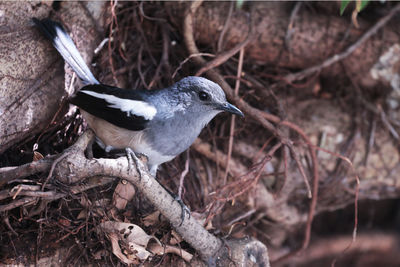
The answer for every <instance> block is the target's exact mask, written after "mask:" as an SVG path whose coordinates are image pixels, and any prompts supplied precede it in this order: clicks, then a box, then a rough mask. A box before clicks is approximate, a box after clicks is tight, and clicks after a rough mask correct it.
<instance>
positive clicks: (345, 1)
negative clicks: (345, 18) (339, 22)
mask: <svg viewBox="0 0 400 267" xmlns="http://www.w3.org/2000/svg"><path fill="white" fill-rule="evenodd" d="M350 1H351V0H342V3H341V4H340V16H341V15H343V12H344V10H345V9H346V7H347V6H348V5H349V3H350Z"/></svg>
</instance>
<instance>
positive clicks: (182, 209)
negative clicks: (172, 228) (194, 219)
mask: <svg viewBox="0 0 400 267" xmlns="http://www.w3.org/2000/svg"><path fill="white" fill-rule="evenodd" d="M174 201H176V202H178V204H179V205H180V206H181V223H180V224H179V226H181V225H182V223H183V221H184V220H185V214H186V213H187V215H188V216H189V218H190V216H191V214H190V209H189V208H188V207H187V206H186V205H185V203H183V201H182V199H181V198H180V197H179V196H176V197H175V198H174Z"/></svg>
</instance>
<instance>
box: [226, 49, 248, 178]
mask: <svg viewBox="0 0 400 267" xmlns="http://www.w3.org/2000/svg"><path fill="white" fill-rule="evenodd" d="M243 57H244V47H242V48H241V49H240V53H239V64H238V69H237V74H236V75H237V77H241V76H242V69H243ZM239 87H240V79H237V80H236V83H235V95H236V96H237V95H239ZM234 132H235V116H232V117H231V128H230V131H229V145H228V157H227V159H226V169H225V174H224V179H223V183H222V184H223V185H226V181H227V179H228V172H229V161H230V160H231V156H232V146H233V136H234Z"/></svg>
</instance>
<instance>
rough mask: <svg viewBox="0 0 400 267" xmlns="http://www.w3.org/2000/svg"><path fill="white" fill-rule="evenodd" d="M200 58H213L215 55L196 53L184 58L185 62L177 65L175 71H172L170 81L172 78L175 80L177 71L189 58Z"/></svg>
mask: <svg viewBox="0 0 400 267" xmlns="http://www.w3.org/2000/svg"><path fill="white" fill-rule="evenodd" d="M202 56H204V57H215V55H214V54H210V53H196V54H191V55H189V56H188V57H187V58H185V60H183V61H182V62H181V63H180V64H179V66H178V67H177V68H176V70H175V71H174V73H173V74H172V79H173V78H175V76H176V74H177V73H178V71H179V70H180V69H181V68H182V66H183V65H184V64H185V63H186V62H188V61H189V60H190V59H191V58H194V57H202Z"/></svg>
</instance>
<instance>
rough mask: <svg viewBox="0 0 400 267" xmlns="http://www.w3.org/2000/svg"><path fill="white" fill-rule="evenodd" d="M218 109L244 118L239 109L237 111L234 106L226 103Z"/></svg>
mask: <svg viewBox="0 0 400 267" xmlns="http://www.w3.org/2000/svg"><path fill="white" fill-rule="evenodd" d="M220 109H221V110H223V111H227V112H230V113H232V114H235V115H239V116H240V117H244V114H243V112H242V111H241V110H240V109H238V108H237V107H235V106H234V105H232V104H230V103H228V102H226V103H225V104H222V105H221V106H220Z"/></svg>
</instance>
